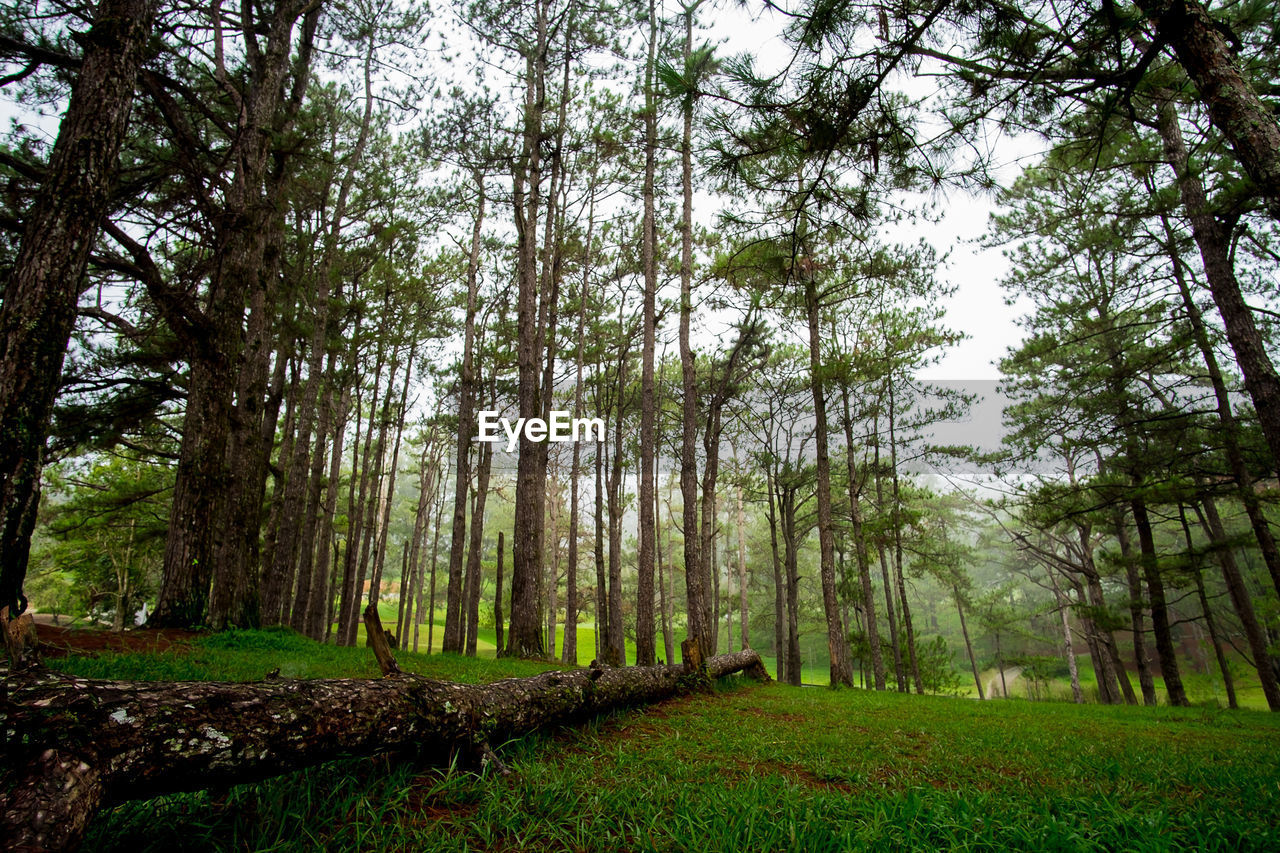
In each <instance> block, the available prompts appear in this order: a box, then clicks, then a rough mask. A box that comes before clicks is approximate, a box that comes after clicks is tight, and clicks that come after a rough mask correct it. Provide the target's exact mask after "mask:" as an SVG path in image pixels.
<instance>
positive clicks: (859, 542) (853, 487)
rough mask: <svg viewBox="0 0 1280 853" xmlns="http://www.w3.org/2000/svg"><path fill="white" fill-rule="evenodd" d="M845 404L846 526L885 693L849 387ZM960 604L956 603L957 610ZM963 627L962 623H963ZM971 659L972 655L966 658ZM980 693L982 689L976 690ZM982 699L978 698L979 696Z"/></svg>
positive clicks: (879, 685)
mask: <svg viewBox="0 0 1280 853" xmlns="http://www.w3.org/2000/svg"><path fill="white" fill-rule="evenodd" d="M840 390H841V396H842V399H843V402H844V440H845V461H846V463H847V466H848V474H849V522H850V526H851V529H850V535H851V536H852V537H853V550H854V554H855V556H856V557H857V559H858V581H859V584H860V586H861V590H862V613H863V617H864V618H865V619H866V641H867V650H868V652H869V653H870V655H871V673H872V678H874V679H875V686H876V690H884V686H885V683H884V655H883V654H882V653H881V649H880V630H879V626H878V625H877V623H876V596H875V591H874V590H873V589H872V587H871V559H870V555H869V554H868V553H867V538H866V535H865V534H864V533H863V527H862V505H861V503H862V501H861V498H862V494H861V493H862V485H863V483H862V482H860V481H859V479H858V476H857V473H858V472H857V467H856V466H855V464H854V461H853V412H852V411H851V409H850V406H849V386H848V384H844V385H842V387H841V389H840ZM958 605H959V602H957V606H958ZM962 623H963V619H962ZM969 657H970V659H972V657H973V655H972V652H971V653H970V655H969ZM978 693H979V694H981V693H982V686H981V685H979V686H978ZM979 698H981V696H979Z"/></svg>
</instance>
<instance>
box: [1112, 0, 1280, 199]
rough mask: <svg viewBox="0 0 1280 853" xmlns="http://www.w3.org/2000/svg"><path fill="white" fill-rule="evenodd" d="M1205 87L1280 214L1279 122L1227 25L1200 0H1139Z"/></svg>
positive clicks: (1218, 120) (1212, 114) (1211, 109)
mask: <svg viewBox="0 0 1280 853" xmlns="http://www.w3.org/2000/svg"><path fill="white" fill-rule="evenodd" d="M1137 5H1138V8H1140V9H1141V10H1142V11H1143V12H1144V13H1145V14H1146V15H1147V17H1149V18H1150V19H1151V20H1152V21H1154V22H1155V25H1156V32H1157V33H1158V34H1159V36H1160V38H1161V40H1163V41H1165V42H1166V43H1167V44H1168V45H1169V46H1170V47H1172V48H1173V52H1174V55H1175V56H1176V57H1177V58H1178V64H1179V65H1181V66H1182V68H1183V70H1184V71H1186V73H1187V77H1188V78H1189V79H1190V80H1191V82H1192V83H1193V84H1194V85H1195V87H1196V89H1197V90H1198V91H1199V93H1200V101H1201V102H1202V103H1203V104H1204V105H1205V108H1206V109H1207V111H1208V113H1209V118H1210V120H1212V121H1213V124H1214V125H1215V126H1216V127H1217V128H1218V130H1219V131H1221V132H1222V135H1223V136H1224V137H1226V139H1227V141H1228V142H1229V143H1230V144H1231V147H1232V149H1233V150H1234V151H1235V154H1236V160H1237V161H1238V162H1239V163H1240V165H1241V166H1242V167H1243V168H1244V170H1245V172H1246V173H1247V174H1248V175H1249V177H1250V178H1252V179H1253V181H1254V183H1255V184H1257V186H1258V189H1259V190H1260V191H1261V193H1262V196H1263V197H1264V198H1265V199H1266V201H1267V209H1268V210H1269V211H1270V213H1271V216H1272V218H1273V219H1280V124H1277V122H1276V117H1275V114H1274V113H1273V112H1272V110H1271V108H1270V107H1268V106H1267V104H1266V103H1265V102H1264V101H1263V100H1262V99H1261V98H1259V97H1258V93H1257V92H1255V91H1254V90H1253V87H1252V86H1250V85H1249V81H1247V80H1246V79H1245V78H1244V74H1243V73H1242V72H1241V69H1240V65H1239V60H1238V59H1237V57H1236V54H1235V51H1234V50H1233V49H1232V47H1231V45H1230V44H1229V43H1228V42H1227V39H1226V38H1225V37H1224V34H1223V28H1222V27H1221V26H1220V25H1219V24H1218V22H1217V21H1215V20H1214V18H1213V16H1212V15H1210V14H1209V11H1208V9H1206V8H1205V7H1204V6H1203V5H1201V4H1200V3H1198V2H1196V0H1138V4H1137Z"/></svg>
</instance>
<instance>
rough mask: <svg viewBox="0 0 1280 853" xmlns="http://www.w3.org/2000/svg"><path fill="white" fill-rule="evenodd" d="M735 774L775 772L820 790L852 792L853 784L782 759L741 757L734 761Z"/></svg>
mask: <svg viewBox="0 0 1280 853" xmlns="http://www.w3.org/2000/svg"><path fill="white" fill-rule="evenodd" d="M734 769H735V771H736V772H735V775H737V776H739V777H740V778H742V777H746V776H759V775H761V774H764V773H776V774H778V775H779V776H782V777H785V778H787V779H790V780H791V781H792V782H795V783H796V784H798V785H803V786H805V787H806V788H816V789H818V790H820V791H841V792H843V793H846V794H850V793H853V786H851V785H849V784H847V783H845V782H837V781H835V780H832V779H823V778H822V777H821V776H818V775H817V774H816V773H814V772H813V771H812V770H809V769H807V768H805V767H801V766H800V765H799V764H787V763H786V762H783V761H776V760H769V761H760V762H754V763H753V762H749V761H743V760H741V759H739V760H736V761H734Z"/></svg>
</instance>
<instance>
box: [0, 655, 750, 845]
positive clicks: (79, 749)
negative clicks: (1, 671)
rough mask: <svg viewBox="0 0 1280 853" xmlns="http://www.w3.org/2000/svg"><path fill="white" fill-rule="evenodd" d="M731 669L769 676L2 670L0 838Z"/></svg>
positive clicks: (522, 724)
mask: <svg viewBox="0 0 1280 853" xmlns="http://www.w3.org/2000/svg"><path fill="white" fill-rule="evenodd" d="M384 666H385V665H384ZM703 672H705V674H703ZM735 672H744V673H745V674H747V675H749V676H752V677H755V678H762V679H765V680H767V679H768V677H769V676H768V674H767V673H766V672H765V669H764V666H763V664H762V663H761V661H760V657H759V655H758V654H756V653H755V652H754V651H751V650H746V651H742V652H738V653H735V654H728V655H720V656H718V657H713V658H710V659H708V660H707V661H706V662H705V670H704V671H699V670H694V669H686V668H685V667H683V666H649V667H620V668H616V669H615V668H608V667H606V668H600V667H595V666H593V667H591V668H589V669H582V670H573V671H568V672H546V673H543V674H541V675H537V676H534V677H532V678H512V679H506V680H503V681H496V682H493V683H491V684H484V685H470V684H455V683H451V682H446V681H436V680H433V679H429V678H423V677H421V676H417V675H412V674H405V673H399V672H396V673H394V674H390V675H388V676H387V677H384V678H381V679H311V680H286V679H268V680H266V681H262V682H255V683H247V684H246V683H226V682H125V681H105V680H93V679H85V678H76V677H74V676H68V675H63V674H60V673H55V672H51V671H49V670H45V669H38V670H36V671H34V672H25V673H21V674H19V673H14V674H12V676H11V677H10V675H9V674H8V673H6V678H5V692H4V693H3V694H0V733H2V734H3V737H4V742H5V744H6V746H5V749H4V760H5V766H4V769H3V770H0V774H2V775H0V800H2V802H0V839H3V841H2V843H0V846H4V847H5V848H6V849H10V850H47V849H53V850H66V849H73V848H74V847H76V845H77V844H78V843H79V841H80V839H81V838H82V836H83V835H84V832H85V829H86V828H87V826H88V824H89V822H90V820H91V819H92V818H93V816H94V814H95V813H96V812H97V811H98V810H99V809H102V808H106V807H109V806H111V805H114V804H116V803H120V802H123V801H125V800H132V799H144V798H148V797H152V796H157V795H160V794H165V793H172V792H177V791H190V790H197V789H202V788H209V787H216V786H225V785H233V784H240V783H244V782H252V781H257V780H261V779H265V778H268V777H271V776H276V775H279V774H282V773H288V772H290V771H293V770H299V769H301V768H303V767H308V766H311V765H314V764H318V763H321V762H324V761H329V760H332V759H335V758H341V757H351V756H363V755H374V754H378V753H383V752H389V751H400V752H406V753H418V754H422V753H425V754H427V756H428V757H432V758H435V759H437V760H440V759H447V758H448V757H449V756H450V755H457V754H459V753H462V754H464V755H465V756H467V757H470V758H472V759H476V760H482V759H485V758H490V757H492V756H493V751H492V749H491V747H490V744H501V743H502V742H503V741H504V740H505V739H507V738H511V737H515V736H518V735H522V734H525V733H528V732H531V731H534V730H536V729H540V728H544V727H549V726H553V725H563V724H565V723H569V722H573V721H575V720H581V719H584V718H588V717H591V716H594V715H597V714H600V713H602V712H606V711H610V710H613V709H616V708H623V707H628V706H635V705H642V704H646V703H650V702H655V701H658V700H661V699H665V698H668V697H670V696H674V695H677V694H680V693H683V692H687V691H690V690H693V689H696V688H697V686H698V685H699V684H700V683H706V682H707V681H708V680H709V679H716V678H719V677H722V676H725V675H730V674H732V673H735Z"/></svg>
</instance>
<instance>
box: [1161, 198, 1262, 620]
mask: <svg viewBox="0 0 1280 853" xmlns="http://www.w3.org/2000/svg"><path fill="white" fill-rule="evenodd" d="M1160 220H1161V224H1162V225H1163V226H1164V232H1165V238H1166V240H1167V241H1168V242H1167V244H1166V249H1167V251H1168V252H1169V259H1170V265H1171V266H1172V268H1173V278H1174V281H1175V282H1176V283H1177V285H1178V294H1179V296H1181V297H1182V307H1183V309H1184V310H1185V311H1186V312H1187V320H1188V322H1189V323H1190V325H1191V336H1192V338H1193V339H1194V340H1195V342H1196V349H1198V350H1199V351H1200V357H1201V359H1203V361H1204V365H1205V369H1206V371H1207V372H1208V374H1209V381H1210V383H1211V384H1212V385H1213V396H1214V402H1215V404H1216V406H1217V410H1218V420H1219V421H1220V422H1221V423H1222V432H1221V435H1222V446H1223V450H1224V451H1225V453H1226V457H1227V463H1228V464H1229V465H1230V466H1231V476H1232V477H1233V478H1234V479H1235V481H1236V494H1237V495H1238V496H1239V498H1240V502H1241V503H1242V504H1243V505H1244V509H1245V514H1246V515H1248V517H1249V524H1250V526H1251V527H1252V528H1253V535H1254V538H1255V539H1257V540H1258V550H1259V551H1260V552H1261V553H1262V559H1263V562H1264V563H1266V566H1267V572H1268V573H1269V574H1270V575H1271V584H1272V586H1273V587H1275V590H1276V594H1277V595H1280V548H1277V547H1276V540H1275V537H1274V535H1273V534H1272V533H1271V525H1270V524H1269V523H1268V522H1267V518H1266V516H1265V515H1264V514H1263V512H1262V506H1261V505H1260V503H1259V501H1258V493H1257V492H1256V491H1254V487H1253V484H1254V479H1253V475H1252V474H1250V473H1249V466H1248V465H1247V464H1246V463H1245V459H1244V453H1243V452H1242V451H1241V449H1240V423H1239V421H1238V420H1237V419H1236V416H1235V412H1234V411H1233V410H1232V408H1231V397H1230V395H1229V392H1228V390H1227V383H1226V380H1225V379H1223V376H1222V369H1221V367H1219V365H1218V356H1217V354H1216V353H1215V352H1214V349H1213V344H1212V342H1211V341H1210V340H1209V333H1208V331H1207V330H1206V328H1205V324H1204V317H1203V316H1202V315H1201V313H1200V306H1199V305H1197V304H1196V301H1195V299H1194V297H1193V296H1192V294H1191V287H1190V285H1189V284H1188V282H1187V277H1186V274H1185V271H1184V270H1183V263H1182V258H1181V255H1180V254H1179V252H1178V243H1177V240H1176V238H1175V235H1174V233H1173V227H1172V226H1171V225H1170V224H1169V218H1168V217H1167V216H1164V215H1163V214H1162V215H1161V217H1160Z"/></svg>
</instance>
